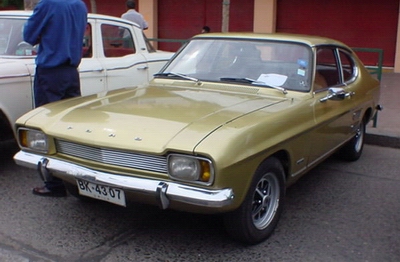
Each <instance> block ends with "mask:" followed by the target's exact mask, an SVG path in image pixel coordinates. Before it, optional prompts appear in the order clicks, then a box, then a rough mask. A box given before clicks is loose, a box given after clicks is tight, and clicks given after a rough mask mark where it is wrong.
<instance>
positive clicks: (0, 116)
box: [0, 109, 14, 141]
mask: <svg viewBox="0 0 400 262" xmlns="http://www.w3.org/2000/svg"><path fill="white" fill-rule="evenodd" d="M13 138H14V132H13V129H12V126H11V124H10V121H9V119H8V118H7V116H6V115H5V114H4V112H3V110H1V109H0V141H5V140H9V139H13Z"/></svg>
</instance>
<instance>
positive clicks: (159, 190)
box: [14, 33, 380, 244]
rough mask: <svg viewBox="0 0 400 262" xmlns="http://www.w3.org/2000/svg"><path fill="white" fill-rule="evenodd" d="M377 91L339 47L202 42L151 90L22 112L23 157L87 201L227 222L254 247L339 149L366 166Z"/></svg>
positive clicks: (328, 42)
mask: <svg viewBox="0 0 400 262" xmlns="http://www.w3.org/2000/svg"><path fill="white" fill-rule="evenodd" d="M379 92H380V84H379V81H378V80H376V79H375V78H374V77H373V76H371V74H370V73H369V72H368V70H367V69H366V68H365V66H364V65H363V64H362V62H361V61H360V60H359V58H358V57H357V55H356V54H355V53H354V51H352V49H351V48H349V47H348V46H346V45H345V44H343V43H341V42H339V41H335V40H332V39H328V38H323V37H316V36H305V35H291V34H255V33H210V34H202V35H198V36H194V37H193V38H192V39H190V40H189V41H188V42H187V43H186V44H185V46H183V47H182V48H181V49H180V50H179V51H178V52H177V53H176V54H175V55H174V57H173V58H172V59H171V60H170V61H169V62H168V63H167V64H166V65H165V66H164V67H163V68H162V69H161V71H160V72H159V73H157V74H155V77H154V79H153V80H152V81H151V82H150V83H149V84H148V85H142V86H133V87H129V88H123V89H120V90H113V91H109V92H104V93H99V94H95V95H90V96H87V97H82V98H73V99H68V100H64V101H59V102H55V103H51V104H48V105H45V106H42V107H40V108H37V109H35V110H33V111H30V112H29V113H27V114H25V115H24V116H22V117H21V118H19V119H18V120H17V122H16V133H17V137H18V142H19V145H20V148H21V150H20V151H19V152H18V153H17V154H16V155H15V157H14V159H15V161H16V163H17V164H19V165H21V166H25V167H29V168H32V169H35V170H38V171H39V175H40V177H42V179H44V180H45V181H46V180H50V179H52V178H53V177H58V178H60V179H62V180H63V181H64V183H65V185H66V187H67V189H68V190H69V192H70V194H71V195H74V196H76V197H78V198H80V199H86V200H88V199H98V200H102V201H108V202H111V203H114V204H116V205H120V206H128V205H131V204H132V203H135V202H138V203H145V204H149V205H158V206H159V207H160V208H161V209H174V210H179V211H186V212H193V213H203V214H215V215H216V214H221V215H222V217H223V220H224V225H225V228H226V230H227V232H228V233H229V234H230V235H231V236H232V237H233V238H234V239H236V240H239V241H241V242H244V243H249V244H255V243H259V242H261V241H263V240H265V239H267V238H268V237H269V236H270V235H271V234H272V233H273V231H274V229H275V228H276V226H277V223H278V221H279V218H280V215H281V213H282V209H283V206H284V202H285V192H286V189H287V188H288V187H289V186H290V185H291V184H293V183H294V182H296V181H297V180H298V179H299V178H300V177H301V176H302V175H304V174H305V173H307V172H308V171H309V170H310V169H312V168H313V167H315V166H316V165H317V164H318V163H320V162H322V161H323V160H324V159H326V158H327V157H329V156H331V155H332V154H334V153H336V154H335V155H337V156H339V157H341V158H342V159H343V160H347V161H355V160H357V159H358V158H359V157H360V156H361V153H362V151H363V145H364V135H365V129H366V125H367V123H368V122H369V121H370V120H371V119H372V118H373V117H374V116H375V114H376V112H377V110H378V109H379V108H380V105H379ZM218 217H219V216H218Z"/></svg>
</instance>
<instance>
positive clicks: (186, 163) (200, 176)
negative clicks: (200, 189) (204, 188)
mask: <svg viewBox="0 0 400 262" xmlns="http://www.w3.org/2000/svg"><path fill="white" fill-rule="evenodd" d="M168 174H169V176H170V177H171V178H172V179H176V180H181V181H188V182H195V183H202V184H206V185H210V184H212V182H213V179H214V169H213V167H212V163H211V161H210V160H208V159H206V158H199V157H193V156H185V155H177V154H173V155H169V157H168Z"/></svg>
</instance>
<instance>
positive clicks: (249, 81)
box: [219, 77, 287, 94]
mask: <svg viewBox="0 0 400 262" xmlns="http://www.w3.org/2000/svg"><path fill="white" fill-rule="evenodd" d="M219 80H221V81H228V82H237V83H247V84H253V85H263V86H269V87H272V88H274V89H277V90H279V91H281V92H282V93H284V94H287V91H286V89H285V88H283V87H280V86H274V85H270V84H267V83H265V82H262V81H257V80H254V79H251V78H248V77H221V78H220V79H219Z"/></svg>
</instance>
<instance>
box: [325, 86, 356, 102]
mask: <svg viewBox="0 0 400 262" xmlns="http://www.w3.org/2000/svg"><path fill="white" fill-rule="evenodd" d="M354 94H355V93H354V92H346V91H345V90H344V88H341V87H331V88H329V89H328V95H327V96H326V97H324V98H321V99H320V100H319V101H320V102H325V101H327V100H333V101H341V100H344V99H345V98H346V97H351V96H353V95H354Z"/></svg>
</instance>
